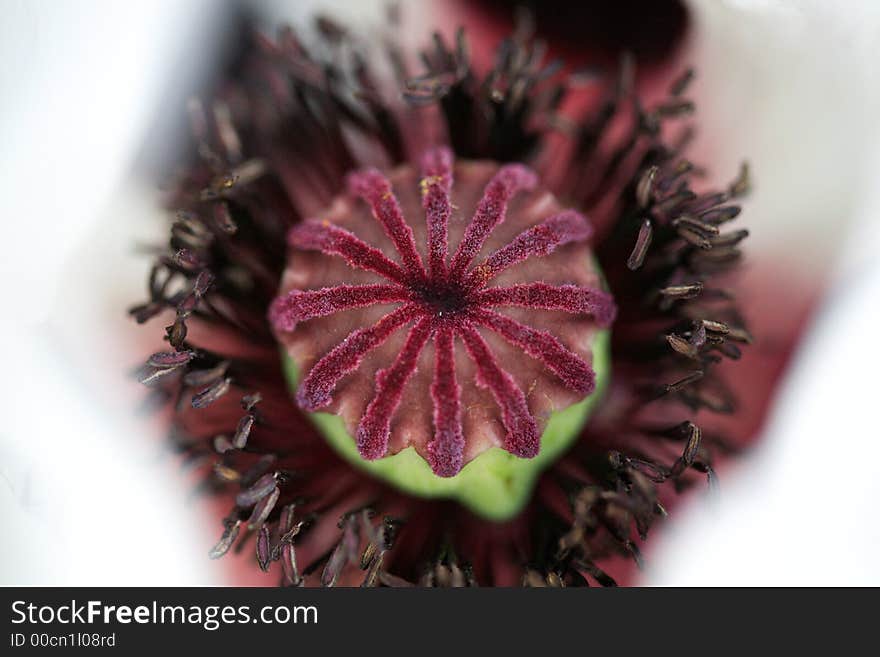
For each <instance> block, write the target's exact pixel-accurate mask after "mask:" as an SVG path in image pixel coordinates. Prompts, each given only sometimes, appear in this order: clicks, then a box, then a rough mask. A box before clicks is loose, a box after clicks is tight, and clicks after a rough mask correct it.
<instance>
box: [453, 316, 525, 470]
mask: <svg viewBox="0 0 880 657" xmlns="http://www.w3.org/2000/svg"><path fill="white" fill-rule="evenodd" d="M458 332H459V335H461V338H462V340H463V341H464V346H465V348H466V349H467V351H468V354H470V357H471V360H473V361H474V365H476V367H477V383H478V384H479V385H481V386H483V387H485V388H488V389H489V391H490V392H491V393H492V396H493V397H494V398H495V403H496V404H498V407H499V408H500V409H501V418H502V420H501V421H502V422H503V424H504V428H505V429H506V430H507V435H506V436H505V438H504V444H503V445H502V447H504V449H506V450H507V451H508V452H510V453H511V454H515V455H516V456H521V457H523V458H532V457H534V456H537V454H538V451H539V450H540V437H539V435H538V427H537V425H536V424H535V418H534V417H532V413H531V411H529V407H528V404H527V403H526V398H525V395H523V392H522V390H520V389H519V386H517V385H516V382H515V381H514V380H513V377H511V376H510V374H508V373H507V372H505V371H504V370H502V369H501V367H500V366H499V365H498V361H497V360H496V359H495V356H494V355H493V354H492V352H491V350H490V349H489V345H487V344H486V341H485V340H483V338H482V337H481V336H480V334H479V333H478V332H477V330H476V329H475V328H474V327H473V326H471V325H470V324H462V325H461V326H459V328H458Z"/></svg>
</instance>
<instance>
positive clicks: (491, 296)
mask: <svg viewBox="0 0 880 657" xmlns="http://www.w3.org/2000/svg"><path fill="white" fill-rule="evenodd" d="M475 296H476V299H475V301H476V303H477V304H478V305H481V306H520V307H522V308H540V309H543V310H561V311H563V312H567V313H576V314H585V315H592V316H593V318H594V319H595V320H596V323H597V324H599V325H600V326H609V325H610V324H611V322H613V321H614V316H615V314H616V313H617V308H616V307H615V305H614V300H613V298H612V297H611V295H610V294H608V293H607V292H603V291H602V290H598V289H596V288H592V287H580V286H578V285H560V286H558V287H556V286H553V285H548V284H547V283H522V284H519V285H513V286H511V287H490V288H487V289H485V290H480V291H479V292H478V293H477V294H476V295H475Z"/></svg>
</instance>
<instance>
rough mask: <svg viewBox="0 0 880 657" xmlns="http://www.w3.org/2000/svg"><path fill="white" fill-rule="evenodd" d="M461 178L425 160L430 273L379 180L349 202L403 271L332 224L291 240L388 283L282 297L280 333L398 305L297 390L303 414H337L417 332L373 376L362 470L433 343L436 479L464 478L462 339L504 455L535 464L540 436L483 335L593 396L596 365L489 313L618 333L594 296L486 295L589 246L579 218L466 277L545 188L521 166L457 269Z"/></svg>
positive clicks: (431, 458) (604, 304)
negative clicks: (532, 262)
mask: <svg viewBox="0 0 880 657" xmlns="http://www.w3.org/2000/svg"><path fill="white" fill-rule="evenodd" d="M452 171H453V157H452V153H451V151H450V150H449V149H447V148H436V149H432V150H430V151H428V152H427V153H426V154H425V155H424V157H423V158H422V162H421V173H422V178H421V181H420V191H421V201H422V208H423V210H424V213H425V221H426V227H427V240H428V244H427V254H428V257H427V261H428V262H427V268H426V267H425V264H424V263H423V262H422V259H421V257H420V255H419V253H418V251H417V249H416V246H415V240H414V237H413V230H412V228H411V227H410V226H409V225H408V224H407V223H406V221H405V219H404V217H403V213H402V211H401V209H400V205H399V203H398V201H397V199H396V197H395V196H394V194H393V193H392V191H391V184H390V182H389V181H388V179H387V178H386V177H385V176H384V175H382V174H381V173H379V172H378V171H376V170H374V169H370V170H367V171H363V172H358V173H354V174H352V175H351V176H350V177H349V183H350V188H351V190H352V192H353V193H355V194H356V195H358V196H360V197H362V198H363V199H364V200H365V201H366V202H367V203H368V204H369V205H370V207H371V209H372V211H373V217H374V218H375V219H376V221H378V222H379V224H380V225H381V227H382V229H383V230H384V232H385V234H386V235H387V236H388V238H389V239H390V241H391V243H392V244H393V245H394V248H395V249H396V251H397V255H398V256H399V258H400V263H401V264H398V263H397V262H394V261H393V260H392V259H390V258H389V257H388V256H387V255H386V254H384V253H383V252H382V251H381V250H379V249H378V248H376V247H374V246H371V245H369V244H367V243H365V242H364V241H362V240H361V239H360V238H359V237H357V236H355V235H354V234H352V233H350V232H348V231H347V230H344V229H342V228H340V227H338V226H334V225H332V224H330V223H329V222H326V221H317V220H311V221H307V222H304V223H303V224H301V225H299V226H297V227H296V228H294V229H293V230H292V231H291V233H290V236H289V242H290V245H291V246H292V247H294V248H299V249H306V250H316V251H320V252H322V253H324V254H325V255H330V256H339V257H341V258H343V259H344V260H345V261H346V262H347V263H348V264H349V266H351V267H354V268H357V269H361V270H365V271H369V272H372V273H375V274H378V275H380V276H382V277H384V278H385V279H387V280H388V281H389V283H387V284H369V285H346V284H344V283H342V282H340V284H339V285H336V286H333V287H326V288H322V289H319V290H307V291H303V290H296V289H294V290H291V291H289V292H287V293H286V294H284V295H282V296H280V297H278V298H277V299H276V300H275V302H274V303H273V304H272V307H271V309H270V313H269V318H270V321H271V322H272V325H273V326H274V328H275V330H276V331H281V332H284V331H293V330H295V329H296V326H297V324H298V323H299V322H302V321H307V320H308V319H311V318H314V317H322V316H326V315H329V314H331V313H335V312H339V311H343V310H346V309H350V308H360V307H365V306H372V305H379V304H388V303H401V304H402V305H400V306H399V307H398V308H396V309H395V310H393V311H391V312H390V313H388V314H387V315H385V316H384V317H382V318H381V319H380V320H379V321H378V322H376V324H374V325H373V326H369V327H364V328H358V329H356V330H354V331H352V332H351V333H350V334H349V335H348V336H347V337H346V338H345V339H344V340H343V341H342V342H341V343H339V344H338V345H337V346H336V347H334V348H333V349H331V350H330V351H329V352H328V353H326V354H324V355H323V356H322V357H321V358H319V359H318V360H317V362H315V364H314V365H313V366H312V367H311V369H310V370H309V371H308V372H307V373H306V375H305V377H304V378H303V380H302V382H301V383H300V386H299V389H298V391H297V402H298V403H299V405H300V406H301V407H302V408H303V409H304V410H307V411H315V410H318V409H321V408H324V407H326V406H328V405H329V404H331V403H332V402H333V393H334V391H335V390H336V387H337V385H338V384H339V383H340V381H341V380H342V379H343V378H344V377H345V376H346V375H348V374H350V373H351V372H353V371H355V370H356V369H357V368H358V367H360V365H361V363H362V362H363V360H364V358H365V357H366V356H367V355H368V354H369V353H371V352H373V351H374V350H376V349H377V348H378V347H380V346H381V345H382V344H384V343H385V342H386V341H387V340H388V339H389V338H390V337H391V336H392V335H394V334H395V333H396V332H397V331H399V330H400V329H402V328H403V327H405V326H410V328H409V331H408V334H407V336H406V338H405V340H404V342H403V346H402V348H401V349H400V351H399V352H398V353H397V354H396V355H395V357H394V358H393V360H392V362H391V363H390V364H389V366H388V367H386V368H385V369H382V370H380V371H379V372H378V373H377V374H376V379H375V384H374V392H373V397H372V399H371V400H370V402H369V403H368V404H367V406H366V409H365V411H364V413H363V415H362V416H361V418H360V423H359V425H358V427H357V431H356V436H355V440H356V443H357V447H358V450H359V452H360V454H361V456H362V457H363V458H365V459H377V458H381V457H383V456H385V455H386V454H387V452H388V446H389V443H390V440H391V434H392V432H393V431H394V418H395V414H396V411H397V409H398V407H399V406H400V404H401V401H402V399H403V395H404V390H405V387H406V385H407V382H408V381H409V380H410V379H411V377H412V376H413V374H414V372H416V370H417V369H418V365H419V360H420V358H421V356H422V353H423V351H424V348H425V346H426V345H427V344H428V342H429V341H432V342H433V345H434V370H433V382H432V384H431V386H430V396H431V402H432V406H433V424H434V435H433V438H432V439H431V440H430V441H429V442H428V443H427V446H426V448H425V451H426V453H427V459H428V462H429V464H430V466H431V469H432V470H433V471H434V473H435V474H437V475H438V476H441V477H451V476H454V475H456V474H458V472H459V471H460V470H461V468H462V467H463V465H464V453H465V448H466V445H467V442H466V437H465V435H464V430H463V425H462V408H463V406H465V407H466V406H467V404H466V402H463V400H462V387H461V385H460V384H459V382H458V381H457V379H456V356H455V341H456V339H457V340H459V341H461V343H462V344H463V346H464V353H466V354H467V356H468V357H469V358H470V359H471V360H472V361H473V363H474V367H475V372H476V379H477V383H478V385H480V386H481V387H484V388H486V389H487V390H488V391H489V392H490V393H491V396H492V398H493V399H494V401H495V403H496V404H497V406H498V408H499V409H500V411H501V421H502V424H503V426H504V430H505V432H506V435H505V437H504V438H503V440H502V447H503V448H504V449H506V450H507V451H509V452H510V453H512V454H515V455H517V456H520V457H523V458H531V457H534V456H535V455H537V454H538V451H539V449H540V432H539V430H538V424H537V422H536V420H535V418H534V416H533V415H532V413H531V411H530V410H529V405H528V401H527V398H526V395H525V394H524V392H523V390H522V389H521V388H520V387H519V385H518V384H517V382H516V381H515V380H514V378H513V376H511V374H510V373H509V372H507V371H506V370H505V369H504V368H503V366H502V365H501V364H500V363H499V361H498V358H496V356H495V355H494V354H493V352H492V349H491V347H490V346H489V343H488V342H487V341H486V340H485V339H484V337H483V336H482V335H481V332H480V330H485V331H489V332H492V333H495V334H497V335H499V336H501V338H503V339H504V340H506V341H507V342H508V343H509V344H512V345H514V346H515V347H518V348H519V349H521V350H522V351H524V352H525V353H526V354H528V355H529V356H530V357H532V358H534V359H535V360H536V361H538V362H539V363H541V364H542V365H543V366H544V367H545V368H546V370H547V371H548V372H551V373H552V374H553V375H554V376H556V377H557V378H558V379H559V380H560V381H561V382H562V383H563V384H564V385H565V386H566V387H567V388H569V389H571V390H573V391H575V392H577V393H579V394H582V395H587V394H589V393H590V392H592V390H593V389H594V387H595V373H594V372H593V369H592V367H591V366H590V364H589V363H587V362H586V361H584V360H583V359H582V358H581V357H580V356H579V355H577V354H576V353H574V352H573V351H571V350H570V349H569V348H567V347H566V346H565V345H563V344H562V342H560V340H559V339H558V338H557V337H555V336H554V335H552V334H550V333H548V332H546V331H541V330H538V329H535V328H532V327H530V326H526V325H525V324H523V323H521V322H519V321H516V320H514V319H511V318H510V317H507V316H505V315H502V314H500V313H497V312H495V311H494V310H492V308H493V307H495V306H518V307H523V308H531V309H535V310H539V311H540V310H561V311H564V312H567V313H573V314H581V315H589V316H591V317H593V318H594V319H595V321H596V323H597V324H599V325H600V326H607V325H609V324H610V323H611V322H612V321H613V319H614V315H615V312H616V310H615V306H614V301H613V299H612V297H611V296H610V295H609V294H607V293H606V292H603V291H602V290H599V289H595V288H590V287H580V286H576V285H558V286H554V285H549V284H546V283H541V282H531V283H522V284H517V285H513V286H510V287H493V288H489V287H486V284H487V283H488V282H489V281H490V280H492V279H493V278H495V277H496V276H498V275H499V274H501V273H502V272H503V271H505V270H506V269H508V268H509V267H511V266H513V265H515V264H517V263H519V262H522V261H524V260H526V259H529V258H532V257H542V256H545V255H548V254H550V253H552V252H553V251H554V250H556V249H557V248H559V247H560V246H562V245H564V244H568V243H571V242H580V241H583V240H586V239H588V238H589V237H590V235H591V233H592V228H591V226H590V224H589V222H588V221H587V220H586V219H585V218H584V217H583V216H581V215H580V214H578V213H577V212H574V211H564V212H560V213H558V214H555V215H553V216H551V217H548V218H547V219H545V220H544V221H542V222H541V223H539V224H537V225H535V226H533V227H532V228H529V229H528V230H525V231H523V232H522V233H520V234H519V235H517V236H516V237H515V238H514V239H513V240H512V241H511V242H510V243H508V244H507V245H506V246H503V247H501V248H499V249H497V250H496V251H495V252H494V253H492V254H491V255H489V256H488V258H486V260H484V261H483V262H482V263H481V264H479V265H476V266H475V267H472V268H470V269H469V267H470V265H471V263H472V262H473V260H474V258H475V257H476V256H477V255H478V254H479V252H480V251H481V249H482V248H483V245H484V244H485V243H486V240H487V238H488V237H489V235H490V234H491V232H492V231H493V229H494V228H495V227H496V226H497V225H498V224H500V223H501V222H502V221H504V218H505V215H506V212H507V206H508V203H509V201H510V200H511V198H512V197H513V196H514V195H515V194H516V193H517V192H518V191H524V190H529V189H531V188H533V187H534V186H535V185H536V184H537V179H536V177H535V174H534V173H532V172H531V171H530V170H529V169H527V168H526V167H524V166H522V165H518V164H513V165H507V166H504V167H502V168H501V169H499V170H498V172H497V173H496V174H495V176H494V177H493V178H492V179H491V180H490V181H489V183H488V184H487V185H486V187H485V190H484V192H483V196H482V198H481V199H480V201H479V202H478V203H477V207H476V210H475V212H474V214H473V217H472V219H471V221H470V223H469V224H468V226H467V227H466V228H465V229H464V235H463V237H462V238H461V242H460V243H459V244H458V248H457V250H456V251H455V254H454V255H453V256H452V257H451V259H449V245H448V239H449V237H448V231H449V220H450V215H451V213H452V210H453V205H452V202H451V199H450V193H451V189H452V178H453V175H452ZM448 260H449V261H448ZM478 329H480V330H478Z"/></svg>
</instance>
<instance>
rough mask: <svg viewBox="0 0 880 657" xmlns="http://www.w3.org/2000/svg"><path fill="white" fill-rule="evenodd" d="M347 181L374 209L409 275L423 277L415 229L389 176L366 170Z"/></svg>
mask: <svg viewBox="0 0 880 657" xmlns="http://www.w3.org/2000/svg"><path fill="white" fill-rule="evenodd" d="M348 184H349V187H350V189H351V190H352V192H353V193H355V194H357V195H358V196H360V197H362V198H363V199H364V200H365V201H367V203H369V204H370V206H371V207H372V208H373V216H374V217H375V218H376V220H377V221H378V222H379V223H380V224H381V225H382V228H383V229H384V230H385V234H386V235H388V238H389V239H390V240H391V241H392V243H393V244H394V247H395V248H396V249H397V252H398V253H400V257H401V258H402V259H403V267H404V269H405V270H406V273H407V275H409V276H411V277H414V278H419V279H421V278H424V277H425V268H424V266H423V265H422V259H421V258H420V257H419V253H418V251H417V250H416V242H415V239H414V238H413V231H412V228H410V226H409V224H407V223H406V220H405V219H404V218H403V213H402V212H401V210H400V205H399V204H398V202H397V198H395V196H394V193H393V192H392V191H391V183H390V182H389V181H388V179H387V178H386V177H385V176H383V175H382V174H381V173H380V172H379V171H377V170H376V169H367V170H365V171H360V172H358V173H353V174H351V175H350V176H349V178H348Z"/></svg>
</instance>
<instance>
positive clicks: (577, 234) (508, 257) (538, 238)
mask: <svg viewBox="0 0 880 657" xmlns="http://www.w3.org/2000/svg"><path fill="white" fill-rule="evenodd" d="M592 232H593V227H592V226H591V225H590V222H589V221H587V219H586V217H584V216H583V215H582V214H580V213H578V212H574V211H572V210H567V211H565V212H560V213H559V214H557V215H555V216H553V217H550V218H549V219H546V220H545V221H543V222H541V223H540V224H538V225H537V226H533V227H532V228H529V229H528V230H525V231H523V232H522V233H520V234H519V235H517V236H516V237H515V238H514V239H513V241H511V242H510V243H508V244H507V245H505V246H503V247H501V248H500V249H498V250H497V251H495V253H493V254H492V255H490V256H489V257H488V258H487V259H486V261H485V262H484V263H483V264H481V265H478V266H476V267H474V269H473V270H472V271H471V272H470V274H468V278H467V282H466V283H465V285H466V286H467V287H469V288H474V287H478V286H481V285H485V284H486V283H487V282H488V281H490V280H492V279H493V278H495V277H496V276H497V275H498V274H500V273H501V272H502V271H504V270H505V269H507V268H508V267H511V266H513V265H515V264H517V263H518V262H522V261H523V260H526V259H527V258H531V257H532V256H539V257H542V256H546V255H549V254H551V253H553V252H554V251H555V250H556V248H557V247H559V246H562V245H563V244H568V243H569V242H580V241H581V240H585V239H588V238H589V237H590V235H591V234H592Z"/></svg>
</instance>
